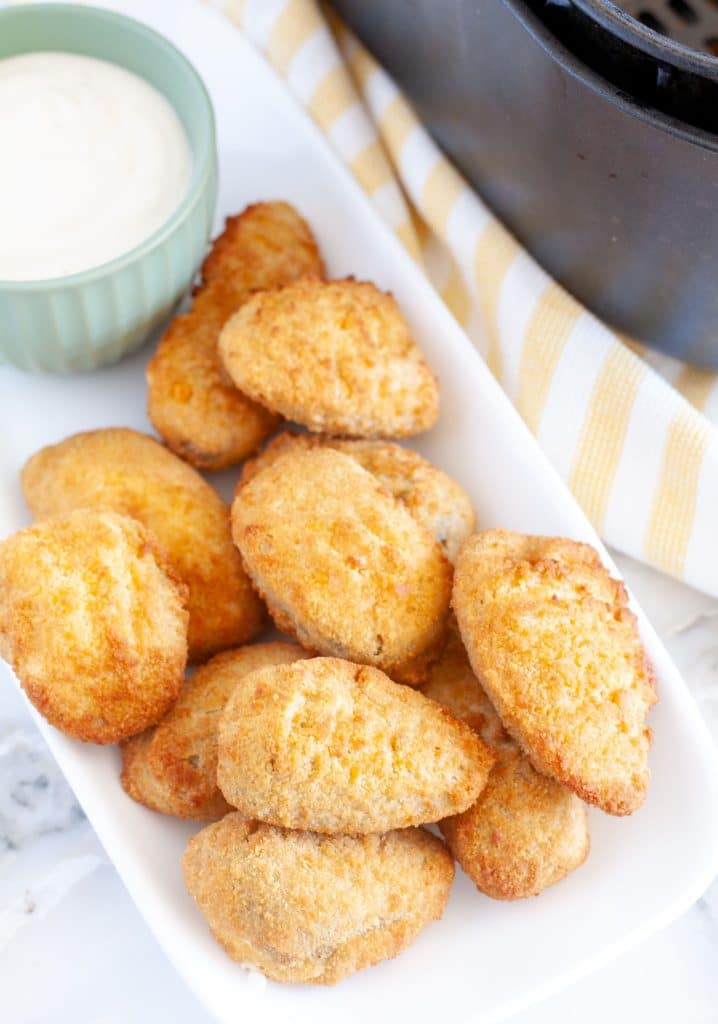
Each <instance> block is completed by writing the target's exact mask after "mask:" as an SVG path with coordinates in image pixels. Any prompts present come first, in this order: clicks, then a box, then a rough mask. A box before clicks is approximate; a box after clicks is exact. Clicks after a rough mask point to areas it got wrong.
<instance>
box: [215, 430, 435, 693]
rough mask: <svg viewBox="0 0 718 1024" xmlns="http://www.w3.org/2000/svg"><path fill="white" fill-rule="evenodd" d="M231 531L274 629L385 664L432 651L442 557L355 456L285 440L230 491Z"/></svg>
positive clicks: (396, 667) (392, 669) (396, 665)
mask: <svg viewBox="0 0 718 1024" xmlns="http://www.w3.org/2000/svg"><path fill="white" fill-rule="evenodd" d="M232 534H233V537H234V541H235V544H236V545H237V547H238V548H239V550H240V552H241V553H242V558H243V560H244V565H245V568H246V570H247V572H248V573H249V575H250V577H251V578H252V580H253V581H254V584H255V586H256V587H257V589H258V591H259V592H260V594H261V595H262V597H263V598H264V599H265V601H266V602H267V606H268V608H269V611H270V614H271V615H272V618H273V619H274V621H275V623H276V624H277V626H278V627H279V629H281V630H283V631H285V632H288V633H290V634H291V635H292V636H294V637H296V638H297V639H298V640H299V642H300V643H301V644H303V646H305V647H307V648H308V649H309V650H312V651H316V652H318V653H320V654H328V655H336V656H337V657H343V658H347V659H349V660H350V661H355V662H362V663H366V664H373V665H376V666H377V667H378V668H381V669H383V670H384V671H386V672H388V673H389V674H390V675H395V674H396V673H397V672H401V670H402V668H403V666H405V665H406V664H407V663H412V662H415V660H416V659H420V658H422V657H424V658H430V657H431V656H435V655H436V654H438V649H439V647H440V644H441V643H442V642H443V638H444V629H445V622H446V618H447V616H448V610H449V593H450V589H451V566H450V564H449V562H448V561H447V559H446V557H445V555H444V554H443V552H442V550H441V546H440V545H439V544H438V543H437V542H436V541H435V540H434V538H433V537H432V536H431V534H430V533H429V532H428V530H426V529H424V527H422V526H421V525H420V524H419V523H417V521H416V520H415V519H414V518H413V516H412V515H411V514H410V513H409V512H408V511H407V509H406V508H405V507H404V506H403V505H402V504H401V502H399V501H396V499H395V498H393V497H392V496H391V495H390V494H388V493H387V491H386V490H384V488H383V487H382V486H381V484H379V482H378V481H377V480H376V478H375V477H374V476H372V474H371V473H368V472H367V471H366V470H365V469H362V467H361V466H360V465H359V464H358V463H357V462H356V461H355V460H354V459H353V458H350V457H349V456H348V455H345V454H344V453H342V452H338V451H334V450H332V449H329V448H317V449H311V450H308V451H300V450H295V449H292V450H290V451H288V452H286V453H284V454H283V455H281V457H279V458H277V459H276V460H275V461H274V462H273V463H272V465H270V466H268V467H267V468H266V469H263V470H262V471H261V473H257V474H256V476H254V477H253V479H251V480H250V481H249V482H248V483H246V484H244V485H243V486H242V487H241V488H240V489H239V490H238V492H237V494H236V496H235V499H234V502H233V505H232Z"/></svg>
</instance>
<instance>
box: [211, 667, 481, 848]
mask: <svg viewBox="0 0 718 1024" xmlns="http://www.w3.org/2000/svg"><path fill="white" fill-rule="evenodd" d="M492 764H493V756H492V754H491V753H490V752H489V750H488V748H487V747H485V746H484V744H483V743H482V742H481V740H480V739H479V737H478V736H477V735H476V734H475V733H474V732H473V730H471V729H470V728H469V727H468V726H466V725H465V724H464V723H463V722H460V721H459V720H458V719H455V718H454V717H453V716H452V715H450V714H448V713H447V712H446V710H445V709H444V708H442V707H441V705H439V704H436V703H435V702H434V701H431V700H428V699H427V698H426V697H423V696H422V695H421V694H420V693H417V692H416V691H414V690H411V689H409V687H406V686H401V685H399V684H397V683H393V682H392V681H391V680H390V679H389V678H388V677H387V676H385V675H384V673H383V672H380V671H379V670H378V669H374V668H369V667H368V666H365V665H354V664H352V663H351V662H348V661H342V660H341V659H339V658H312V659H310V660H308V661H298V662H295V663H294V664H292V665H278V666H275V667H273V668H266V669H260V670H259V671H257V672H253V673H252V674H251V675H250V676H247V677H246V678H245V679H244V680H242V682H241V683H240V684H239V685H238V686H237V687H236V688H235V690H234V692H233V693H232V696H231V697H230V699H229V701H228V702H227V705H226V707H225V710H224V712H223V714H222V718H221V720H220V725H219V760H218V765H217V782H218V784H219V788H220V789H221V791H222V793H223V794H224V796H225V798H226V799H227V800H228V802H229V803H231V804H232V805H233V806H234V807H237V808H238V809H239V810H240V811H242V813H243V814H246V815H247V816H248V817H251V818H258V819H260V820H262V821H267V822H270V823H271V824H274V825H282V826H284V827H286V828H295V829H309V830H312V831H317V832H324V833H327V834H334V833H344V834H351V835H355V834H365V833H370V832H386V831H388V830H389V829H392V828H406V827H408V826H410V825H421V824H423V823H425V822H433V821H438V820H439V819H441V818H445V817H447V816H448V815H450V814H456V813H459V812H461V811H463V810H466V808H468V807H469V806H470V805H471V804H472V803H473V802H474V800H475V799H476V797H477V796H478V794H479V792H480V791H481V789H482V787H483V786H484V785H485V783H486V779H487V778H488V774H489V771H490V769H491V765H492Z"/></svg>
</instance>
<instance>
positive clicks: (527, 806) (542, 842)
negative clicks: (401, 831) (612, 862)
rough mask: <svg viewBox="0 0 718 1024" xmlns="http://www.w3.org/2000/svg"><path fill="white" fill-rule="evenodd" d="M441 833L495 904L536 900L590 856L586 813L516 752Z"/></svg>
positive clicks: (444, 823) (498, 766) (502, 761)
mask: <svg viewBox="0 0 718 1024" xmlns="http://www.w3.org/2000/svg"><path fill="white" fill-rule="evenodd" d="M439 827H440V828H441V831H442V834H443V835H444V838H445V839H446V841H447V843H448V846H449V849H450V850H451V852H452V854H453V855H454V857H456V859H457V861H458V862H459V864H460V865H461V867H462V868H463V869H464V871H465V872H466V874H467V875H468V876H469V878H471V880H472V881H473V882H474V884H475V885H476V888H477V889H478V890H479V891H480V892H483V893H485V894H486V895H487V896H491V897H493V899H496V900H518V899H525V898H526V897H527V896H538V894H539V893H540V892H543V890H544V889H546V888H547V887H548V886H550V885H554V884H555V883H556V882H560V881H561V879H562V878H565V877H566V875H567V874H568V873H569V872H571V871H574V870H575V869H576V868H578V867H580V866H581V864H583V862H584V861H585V859H586V857H587V856H588V850H589V835H588V820H587V817H586V808H585V807H584V806H583V804H582V803H581V801H580V800H579V799H578V797H576V796H574V794H573V793H571V792H570V791H569V790H568V789H566V787H565V786H561V785H560V784H559V783H557V782H556V781H555V780H554V779H549V778H547V777H546V776H545V775H539V773H538V772H537V771H536V770H535V769H534V768H533V767H532V765H531V763H530V762H529V761H528V759H527V758H525V757H523V756H522V754H521V753H520V752H519V751H518V750H516V751H515V752H514V754H513V755H507V756H505V757H503V758H501V759H500V760H499V761H498V762H497V763H496V765H495V766H494V768H493V769H492V771H491V775H490V776H489V781H488V782H487V784H486V787H485V789H484V790H483V791H482V792H481V793H480V794H479V798H478V800H477V801H476V803H474V804H472V806H471V807H469V809H468V810H467V811H464V813H463V814H459V815H457V816H456V817H452V818H447V819H446V820H445V821H442V822H441V824H440V826H439Z"/></svg>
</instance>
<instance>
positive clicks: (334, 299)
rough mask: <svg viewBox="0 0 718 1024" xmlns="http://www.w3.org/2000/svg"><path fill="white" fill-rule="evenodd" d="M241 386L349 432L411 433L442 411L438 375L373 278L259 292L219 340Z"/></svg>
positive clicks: (302, 419)
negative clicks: (434, 372) (372, 281)
mask: <svg viewBox="0 0 718 1024" xmlns="http://www.w3.org/2000/svg"><path fill="white" fill-rule="evenodd" d="M219 351H220V355H221V357H222V361H223V362H224V366H225V369H226V370H227V372H228V373H229V376H230V377H231V378H232V380H233V381H234V383H235V384H236V385H237V387H238V388H241V389H242V391H244V392H245V393H246V394H247V395H249V396H250V397H251V398H253V399H255V401H257V402H260V403H261V404H262V405H264V406H266V408H267V409H270V410H273V411H275V412H278V413H281V415H282V416H284V417H285V418H286V419H289V420H294V421H296V422H297V423H301V424H302V425H303V426H305V427H307V428H308V429H309V430H313V431H315V432H317V433H328V434H337V435H339V436H344V437H374V438H382V437H408V436H410V435H412V434H418V433H421V431H422V430H429V428H430V427H433V426H434V424H435V423H436V420H437V418H438V415H439V387H438V384H437V382H436V378H435V377H434V375H433V373H432V372H431V370H430V369H429V366H428V364H427V362H426V360H425V359H424V357H423V356H422V354H421V352H420V351H419V349H418V347H417V345H416V343H415V342H414V340H413V338H412V337H411V334H410V332H409V327H408V325H407V323H406V321H405V320H404V318H403V316H402V315H401V311H400V310H399V307H398V305H397V304H396V302H395V300H394V298H393V297H392V296H391V295H388V294H387V293H385V292H381V291H379V289H378V288H376V287H375V286H374V285H373V284H370V283H368V282H365V281H354V280H351V279H349V280H344V281H319V280H304V281H296V282H295V283H294V284H290V285H286V286H285V287H283V288H276V289H274V290H272V291H265V292H261V293H260V294H258V295H255V296H253V297H252V298H251V299H250V300H249V302H247V303H245V305H244V306H242V307H241V309H239V311H238V312H237V313H235V314H234V316H232V317H231V318H230V319H229V320H228V321H227V323H226V324H225V326H224V327H223V328H222V333H221V335H220V339H219Z"/></svg>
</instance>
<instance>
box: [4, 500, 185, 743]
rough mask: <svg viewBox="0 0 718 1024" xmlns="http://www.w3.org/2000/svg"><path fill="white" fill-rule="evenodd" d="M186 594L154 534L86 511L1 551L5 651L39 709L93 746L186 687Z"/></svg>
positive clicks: (144, 722)
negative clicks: (184, 685)
mask: <svg viewBox="0 0 718 1024" xmlns="http://www.w3.org/2000/svg"><path fill="white" fill-rule="evenodd" d="M186 589H187V588H186V587H185V585H184V584H183V583H182V582H181V581H180V580H179V579H178V577H177V576H176V574H175V572H174V570H173V569H172V568H171V567H170V565H169V564H168V562H167V561H166V559H165V556H164V555H163V553H162V551H161V550H160V549H159V547H158V546H157V543H156V541H155V540H154V538H153V537H152V536H151V534H150V533H149V532H148V531H147V530H145V528H144V527H143V526H141V525H140V524H139V523H138V522H135V520H134V519H130V518H129V517H127V516H121V515H118V514H117V513H115V512H112V511H110V510H108V509H80V510H78V511H75V512H72V513H71V514H70V515H68V516H65V517H61V518H57V519H49V520H48V521H47V522H44V523H40V524H39V525H36V526H30V527H27V528H26V529H24V530H20V531H19V532H18V533H16V534H14V535H13V536H11V537H9V538H8V539H7V540H5V541H4V542H3V543H2V544H0V655H2V657H3V658H5V660H6V661H8V662H9V663H10V665H11V666H12V668H13V669H14V671H15V673H16V674H17V676H18V678H19V680H20V682H21V683H22V687H23V689H24V691H25V693H26V694H27V696H28V698H29V699H30V701H31V702H32V703H33V704H34V705H35V707H36V708H37V710H38V711H39V712H40V713H41V714H42V715H43V716H44V717H45V718H46V719H47V720H48V722H50V723H51V724H52V725H54V726H56V728H58V729H61V730H62V732H65V733H67V734H68V735H69V736H74V737H75V738H76V739H79V740H85V741H89V742H92V743H117V742H118V741H119V740H122V739H125V738H126V737H127V736H132V735H133V734H134V733H138V732H141V731H142V730H143V729H146V728H147V727H148V726H150V725H153V724H154V723H155V722H157V721H159V719H160V718H161V717H162V715H163V714H164V713H165V711H167V708H168V707H169V706H170V704H171V703H172V702H173V701H174V700H175V698H176V697H177V694H178V693H179V691H180V687H181V685H182V677H183V673H184V667H185V661H186V658H187V610H186Z"/></svg>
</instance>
